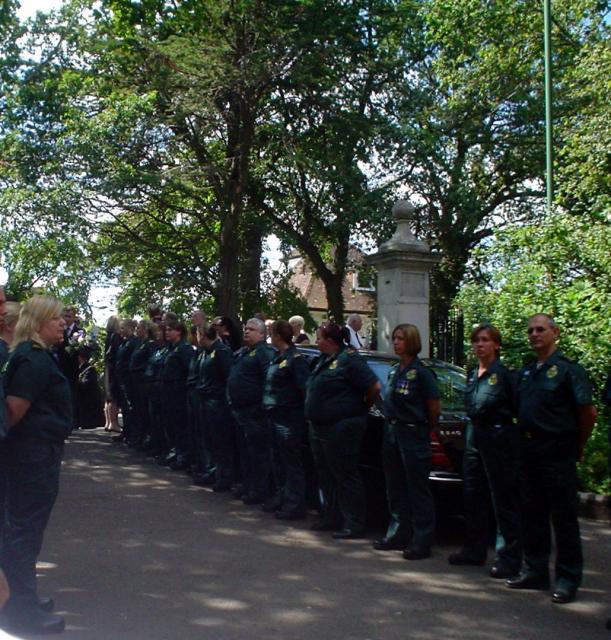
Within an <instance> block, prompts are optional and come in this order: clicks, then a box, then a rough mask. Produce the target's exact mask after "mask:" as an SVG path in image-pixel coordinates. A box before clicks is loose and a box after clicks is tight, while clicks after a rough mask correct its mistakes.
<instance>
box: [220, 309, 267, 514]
mask: <svg viewBox="0 0 611 640" xmlns="http://www.w3.org/2000/svg"><path fill="white" fill-rule="evenodd" d="M265 337H266V328H265V323H264V322H263V320H260V319H259V318H251V319H250V320H248V322H247V323H246V325H245V327H244V344H245V345H246V346H245V347H243V348H242V349H240V350H239V351H238V352H237V353H236V354H235V359H234V364H233V367H232V369H231V372H230V374H229V378H228V380H227V400H228V401H229V406H230V407H231V411H232V413H233V416H234V418H235V421H236V423H237V430H236V435H237V439H238V452H239V456H240V470H241V472H242V482H243V485H244V491H243V496H242V500H243V501H244V504H263V503H265V502H266V500H267V498H268V494H269V480H270V473H271V432H270V429H269V425H268V422H267V418H266V416H265V413H264V411H263V408H262V406H261V402H262V400H263V383H264V382H265V377H266V375H267V369H268V367H269V363H270V362H271V361H272V359H273V357H274V350H273V349H272V348H271V347H270V346H269V345H267V344H266V342H265Z"/></svg>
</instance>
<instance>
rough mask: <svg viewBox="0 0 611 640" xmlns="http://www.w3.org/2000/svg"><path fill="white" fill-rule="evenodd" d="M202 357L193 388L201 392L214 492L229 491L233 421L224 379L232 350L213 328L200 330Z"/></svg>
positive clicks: (231, 361) (231, 467) (227, 372)
mask: <svg viewBox="0 0 611 640" xmlns="http://www.w3.org/2000/svg"><path fill="white" fill-rule="evenodd" d="M198 337H199V342H200V344H201V346H202V347H203V357H202V358H200V360H199V370H198V380H197V384H196V388H197V391H198V393H199V394H200V403H201V407H202V418H203V423H204V431H205V433H206V434H207V435H208V436H209V438H208V444H209V445H210V448H211V453H212V458H213V460H214V463H215V469H214V485H213V486H212V489H213V491H217V492H223V491H229V490H230V489H231V485H232V483H233V463H234V459H233V458H234V455H233V452H234V444H235V423H234V421H233V417H232V415H231V411H230V410H229V405H228V404H227V395H226V390H227V379H228V378H229V372H230V371H231V367H232V365H233V355H232V353H231V349H230V348H229V347H228V346H227V345H226V344H225V343H224V342H222V341H221V339H220V338H219V337H218V335H217V332H216V327H214V326H210V327H208V328H207V329H203V328H202V329H200V330H199V333H198Z"/></svg>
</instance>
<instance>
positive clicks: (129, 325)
mask: <svg viewBox="0 0 611 640" xmlns="http://www.w3.org/2000/svg"><path fill="white" fill-rule="evenodd" d="M135 328H136V323H135V322H134V321H133V320H130V319H127V318H125V319H123V320H121V322H120V323H119V333H120V334H121V337H122V339H123V342H121V344H120V345H119V348H118V349H117V360H116V365H115V375H116V376H117V384H118V387H119V406H120V408H121V415H122V416H123V431H122V433H121V434H120V435H118V436H114V437H113V438H112V440H113V442H124V441H127V442H129V441H130V440H131V438H132V437H133V435H134V398H133V389H132V386H131V377H130V375H129V361H130V360H131V357H132V353H133V352H134V349H135V348H136V347H137V346H138V338H136V336H135V335H134V329H135Z"/></svg>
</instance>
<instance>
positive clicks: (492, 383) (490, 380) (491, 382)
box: [488, 373, 499, 387]
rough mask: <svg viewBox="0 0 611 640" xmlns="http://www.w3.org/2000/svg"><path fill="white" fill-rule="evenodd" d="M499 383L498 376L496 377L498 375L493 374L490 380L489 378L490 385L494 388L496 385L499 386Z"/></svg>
mask: <svg viewBox="0 0 611 640" xmlns="http://www.w3.org/2000/svg"><path fill="white" fill-rule="evenodd" d="M498 381H499V378H498V376H497V375H496V373H493V374H492V375H491V376H490V377H489V378H488V384H489V385H490V386H491V387H493V386H494V385H495V384H497V383H498Z"/></svg>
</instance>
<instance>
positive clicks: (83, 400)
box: [74, 345, 104, 429]
mask: <svg viewBox="0 0 611 640" xmlns="http://www.w3.org/2000/svg"><path fill="white" fill-rule="evenodd" d="M92 355H93V349H92V348H91V347H90V346H88V345H82V346H80V347H79V348H78V349H77V357H78V362H79V370H78V379H77V381H76V416H75V419H74V424H75V426H76V427H77V428H78V429H97V428H98V427H102V426H103V425H104V401H103V399H102V391H101V389H100V383H99V380H98V373H97V371H96V369H95V365H94V364H93V363H92V362H91V356H92Z"/></svg>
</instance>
